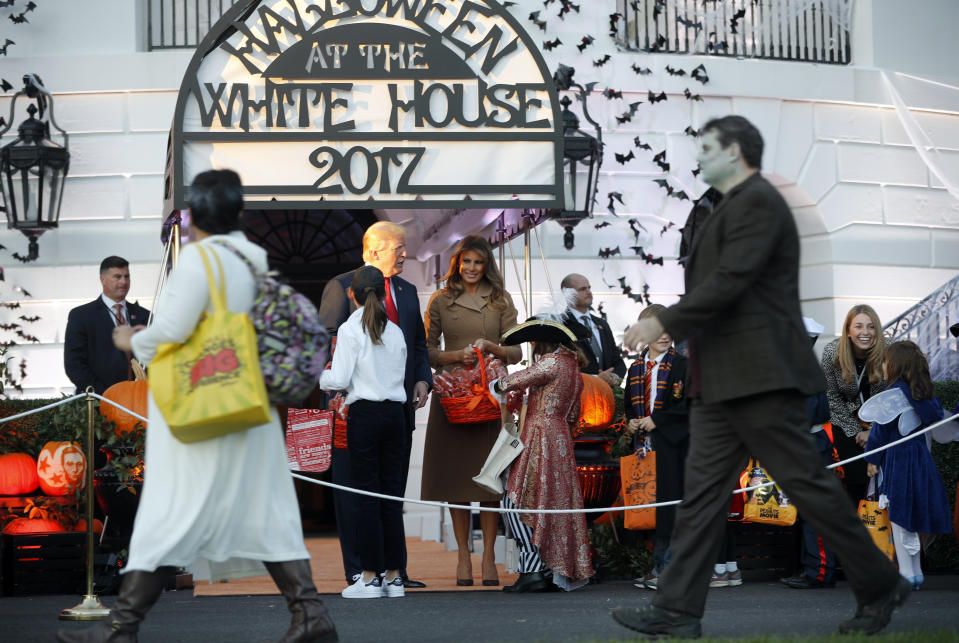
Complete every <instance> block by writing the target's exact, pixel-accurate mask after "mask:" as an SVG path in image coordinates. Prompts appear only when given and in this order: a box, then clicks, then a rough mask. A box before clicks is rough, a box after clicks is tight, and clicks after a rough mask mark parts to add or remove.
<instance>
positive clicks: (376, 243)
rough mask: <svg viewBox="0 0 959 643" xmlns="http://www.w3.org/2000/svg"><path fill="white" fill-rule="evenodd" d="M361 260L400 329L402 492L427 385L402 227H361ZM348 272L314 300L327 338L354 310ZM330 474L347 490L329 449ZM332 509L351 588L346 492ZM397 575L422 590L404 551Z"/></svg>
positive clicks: (354, 560)
mask: <svg viewBox="0 0 959 643" xmlns="http://www.w3.org/2000/svg"><path fill="white" fill-rule="evenodd" d="M363 260H364V261H365V262H366V263H367V264H368V265H371V266H376V267H377V268H379V269H380V271H381V272H382V273H383V275H384V276H385V277H386V282H387V283H386V313H387V316H389V317H390V319H391V320H392V321H393V322H395V323H396V324H397V325H398V326H399V327H400V330H402V331H403V337H405V338H406V376H405V378H404V384H405V388H406V404H405V410H406V430H407V440H406V451H405V456H404V463H403V465H404V471H403V488H404V489H405V488H406V480H407V477H408V476H409V466H410V449H411V447H412V445H413V429H414V428H416V425H415V423H414V413H415V411H416V410H417V409H419V408H422V407H423V406H424V405H425V404H426V400H427V398H428V395H429V391H430V388H431V387H432V386H433V376H432V371H431V370H430V362H429V355H428V354H427V351H426V330H425V329H424V327H423V315H422V314H421V313H420V302H419V298H418V297H417V295H416V287H415V286H413V284H411V283H410V282H408V281H406V280H405V279H402V278H400V277H399V274H400V273H401V272H403V262H404V261H405V260H406V230H405V228H403V226H399V225H396V224H394V223H390V222H388V221H378V222H376V223H374V224H373V225H371V226H370V227H369V228H367V230H366V232H365V233H364V234H363ZM353 272H355V271H350V272H347V273H344V274H342V275H338V276H336V277H334V278H333V279H332V280H330V282H329V283H328V284H326V287H325V288H324V289H323V296H322V298H321V300H320V321H321V322H322V323H323V325H324V326H326V329H327V330H328V331H329V333H330V335H331V336H333V337H335V336H336V331H337V329H338V328H339V327H340V325H341V324H342V323H343V322H345V321H346V319H347V318H348V317H349V316H350V313H352V312H353V310H355V306H354V305H353V304H352V303H351V302H350V299H349V297H348V296H347V292H346V291H347V289H348V288H349V287H350V284H352V283H353ZM331 471H332V474H331V475H332V477H333V482H334V483H335V484H340V485H344V486H347V487H352V486H353V476H352V474H351V471H350V454H349V451H347V450H346V449H333V461H332V465H331ZM333 505H334V510H335V512H336V525H337V531H338V532H339V537H340V548H341V550H342V554H343V568H344V571H345V572H346V580H347V583H352V582H353V576H354V575H355V574H359V573H360V572H361V571H362V568H361V567H360V556H359V552H357V551H356V514H355V511H354V509H355V502H354V500H353V498H352V494H351V493H350V492H347V491H337V490H334V491H333ZM404 543H405V539H404ZM400 571H401V576H402V577H403V584H404V585H405V586H406V587H409V588H420V587H426V585H425V584H424V583H422V582H420V581H415V580H410V578H409V576H407V573H406V550H405V547H404V550H403V565H402V569H401V570H400Z"/></svg>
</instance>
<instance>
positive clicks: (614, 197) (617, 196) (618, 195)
mask: <svg viewBox="0 0 959 643" xmlns="http://www.w3.org/2000/svg"><path fill="white" fill-rule="evenodd" d="M606 197H607V198H608V199H609V203H608V204H607V206H606V209H607V210H609V213H610V214H612V215H613V216H615V215H616V209H615V208H614V207H613V201H619V204H620V205H626V204H625V203H623V193H622V192H610V193H609V194H607V195H606ZM607 225H609V224H607Z"/></svg>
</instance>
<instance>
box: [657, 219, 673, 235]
mask: <svg viewBox="0 0 959 643" xmlns="http://www.w3.org/2000/svg"><path fill="white" fill-rule="evenodd" d="M675 225H676V224H675V223H673V222H672V221H670V222H669V223H667V224H666V225H664V226H663V229H662V230H660V231H659V236H663V235H664V234H666V231H667V230H669V229H670V228H672V227H674V226H675Z"/></svg>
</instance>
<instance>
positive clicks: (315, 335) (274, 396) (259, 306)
mask: <svg viewBox="0 0 959 643" xmlns="http://www.w3.org/2000/svg"><path fill="white" fill-rule="evenodd" d="M215 243H217V244H218V245H221V246H224V247H226V248H228V249H229V250H231V251H232V252H233V253H234V254H235V255H236V256H238V257H239V258H240V259H242V260H243V263H245V264H246V266H247V268H249V269H250V272H252V273H253V276H254V278H255V280H256V296H255V298H254V300H253V308H252V309H251V310H250V313H249V316H250V320H251V321H252V322H253V328H255V329H256V343H257V348H259V352H260V370H261V371H262V372H263V381H264V383H265V384H266V392H267V395H268V396H269V398H270V402H272V403H273V404H287V405H297V404H300V403H301V402H302V401H303V400H304V399H305V398H306V396H308V395H309V394H310V392H311V391H312V390H313V388H314V387H315V386H316V383H317V382H318V381H319V377H320V373H321V372H322V371H323V367H324V366H325V365H326V361H327V348H328V346H329V336H328V334H327V332H326V328H324V327H323V324H321V323H320V316H319V313H317V310H316V307H315V306H314V305H313V304H312V303H311V302H310V300H309V299H307V298H306V297H305V296H304V295H303V294H301V293H299V292H297V291H296V290H295V289H294V288H293V287H292V286H290V285H288V284H285V283H283V282H281V281H280V280H279V279H277V273H276V272H273V271H270V272H260V271H258V270H257V269H256V268H255V267H254V266H253V264H252V263H251V262H250V260H249V259H247V258H246V256H244V255H243V253H241V252H240V251H239V250H237V249H236V248H234V247H233V246H232V245H230V244H229V243H225V242H222V241H216V242H215Z"/></svg>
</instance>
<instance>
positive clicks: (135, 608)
mask: <svg viewBox="0 0 959 643" xmlns="http://www.w3.org/2000/svg"><path fill="white" fill-rule="evenodd" d="M161 570H162V571H161ZM167 575H168V574H167V571H166V570H165V568H161V569H158V570H156V571H153V572H141V571H133V572H127V573H126V574H124V575H123V582H122V583H121V585H120V595H119V596H118V597H117V602H116V605H114V607H113V609H112V610H110V615H109V616H107V617H106V618H105V619H104V620H102V621H100V622H99V623H97V624H96V626H94V627H88V628H87V629H85V630H66V629H62V630H59V631H58V632H57V640H58V641H60V643H137V632H138V631H139V630H140V621H142V620H143V618H144V617H145V616H146V614H147V612H148V611H149V610H150V608H151V607H153V604H154V603H156V600H157V598H159V596H160V592H162V591H163V585H164V582H165V580H166V578H167Z"/></svg>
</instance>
